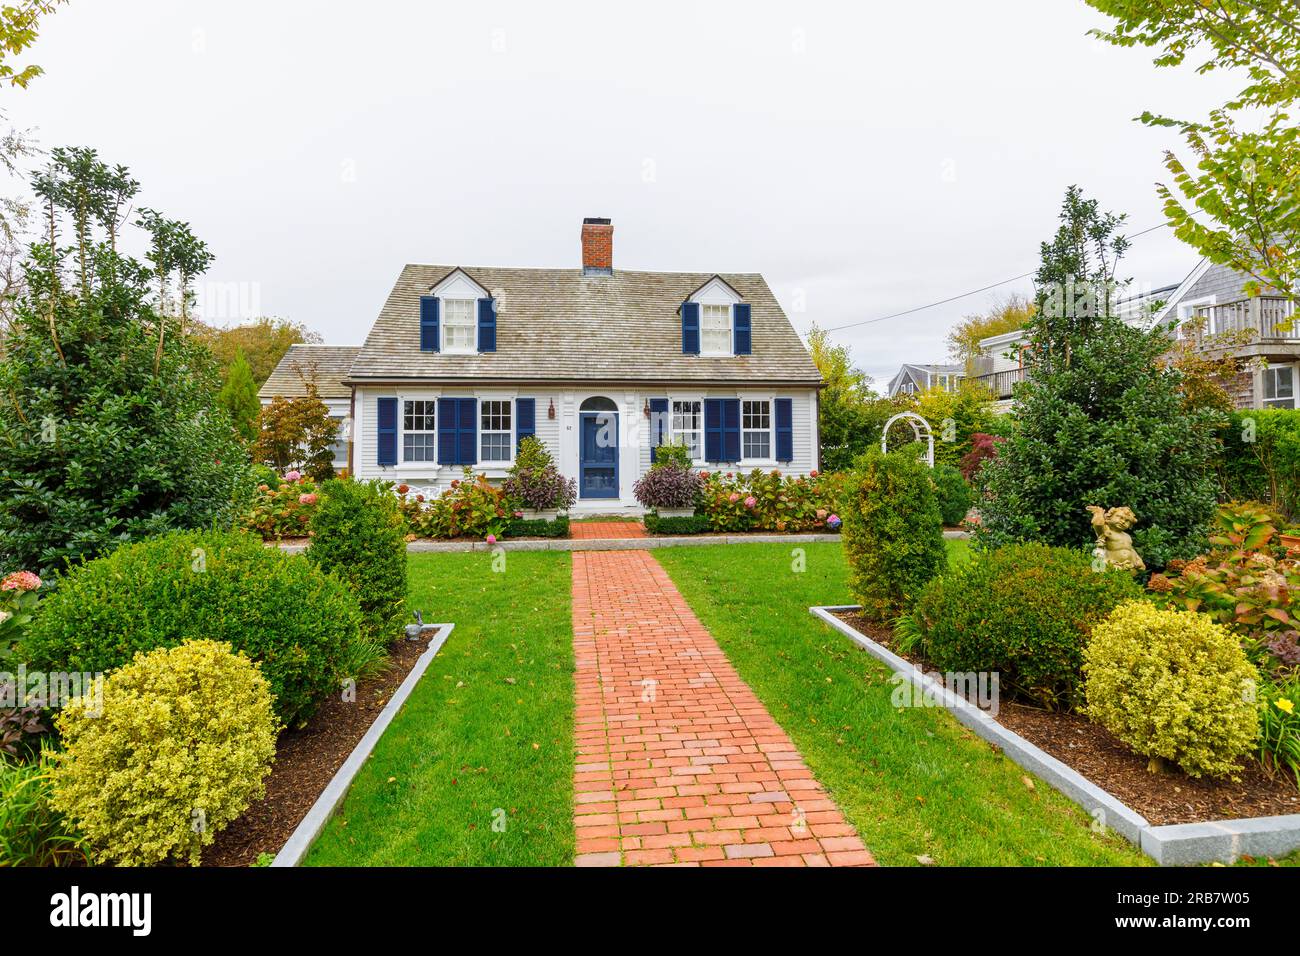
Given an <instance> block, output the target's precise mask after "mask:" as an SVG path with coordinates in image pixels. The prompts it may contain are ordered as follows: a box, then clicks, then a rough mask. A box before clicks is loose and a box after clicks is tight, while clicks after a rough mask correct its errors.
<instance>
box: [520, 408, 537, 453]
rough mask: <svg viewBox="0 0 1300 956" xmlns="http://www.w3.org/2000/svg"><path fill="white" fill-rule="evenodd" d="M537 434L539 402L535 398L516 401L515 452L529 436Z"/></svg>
mask: <svg viewBox="0 0 1300 956" xmlns="http://www.w3.org/2000/svg"><path fill="white" fill-rule="evenodd" d="M535 434H537V400H536V399H535V398H516V399H515V450H516V451H517V450H518V449H519V443H520V442H522V441H523V440H524V439H525V438H527V437H528V436H529V435H535Z"/></svg>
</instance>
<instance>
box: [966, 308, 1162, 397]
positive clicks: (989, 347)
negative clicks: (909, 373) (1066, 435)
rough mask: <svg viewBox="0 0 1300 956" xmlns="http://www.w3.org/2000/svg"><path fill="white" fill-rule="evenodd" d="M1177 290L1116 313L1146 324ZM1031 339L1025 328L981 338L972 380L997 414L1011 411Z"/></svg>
mask: <svg viewBox="0 0 1300 956" xmlns="http://www.w3.org/2000/svg"><path fill="white" fill-rule="evenodd" d="M1177 288H1178V286H1175V285H1167V286H1162V287H1160V288H1158V289H1151V290H1149V291H1147V292H1142V293H1139V294H1137V295H1131V296H1128V297H1126V298H1123V299H1120V300H1118V301H1117V302H1116V303H1115V306H1116V309H1115V311H1116V314H1117V315H1119V316H1120V318H1122V319H1124V320H1125V321H1126V322H1129V323H1132V324H1135V325H1139V324H1146V323H1147V322H1149V321H1150V320H1151V319H1152V318H1153V317H1154V315H1158V314H1159V309H1160V308H1161V307H1162V303H1165V302H1166V301H1167V300H1168V297H1169V295H1170V293H1172V292H1174V290H1176V289H1177ZM1028 337H1029V336H1028V333H1027V332H1026V331H1025V330H1024V329H1018V330H1016V331H1014V332H1003V333H1002V334H1000V335H991V336H989V337H988V338H986V339H980V342H979V348H980V352H981V353H982V355H981V357H980V358H978V359H976V360H975V361H974V363H972V368H971V371H972V373H973V374H972V376H971V380H972V381H974V382H978V383H979V384H981V385H983V386H985V387H986V388H987V389H988V390H989V391H990V392H992V393H993V398H994V400H995V403H994V410H995V411H998V412H1005V411H1009V410H1010V409H1011V405H1012V402H1011V394H1012V390H1013V389H1014V388H1015V385H1016V383H1017V382H1022V381H1024V379H1025V368H1026V365H1027V361H1026V355H1027V349H1026V342H1027V340H1028Z"/></svg>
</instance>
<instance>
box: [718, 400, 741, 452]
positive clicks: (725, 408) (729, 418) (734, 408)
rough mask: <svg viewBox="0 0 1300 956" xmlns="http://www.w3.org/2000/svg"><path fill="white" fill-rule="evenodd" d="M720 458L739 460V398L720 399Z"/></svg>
mask: <svg viewBox="0 0 1300 956" xmlns="http://www.w3.org/2000/svg"><path fill="white" fill-rule="evenodd" d="M722 460H723V461H740V399H738V398H724V399H723V400H722Z"/></svg>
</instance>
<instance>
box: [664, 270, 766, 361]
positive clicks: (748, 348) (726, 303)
mask: <svg viewBox="0 0 1300 956" xmlns="http://www.w3.org/2000/svg"><path fill="white" fill-rule="evenodd" d="M681 314H682V352H683V353H684V354H686V355H704V356H715V357H716V356H722V355H750V354H752V353H753V325H752V323H751V316H750V308H749V303H748V302H744V301H742V300H741V297H740V294H739V293H738V292H736V290H735V289H733V288H732V287H731V286H730V285H728V284H727V283H726V282H725V281H723V279H722V278H721V277H720V276H714V277H713V278H712V279H710V280H709V281H708V282H706V283H704V285H702V286H700V288H698V289H696V290H695V291H694V292H692V293H691V295H690V297H689V298H687V300H686V301H685V302H683V303H682V305H681Z"/></svg>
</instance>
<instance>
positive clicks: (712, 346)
mask: <svg viewBox="0 0 1300 956" xmlns="http://www.w3.org/2000/svg"><path fill="white" fill-rule="evenodd" d="M700 353H701V354H702V355H730V354H731V306H729V305H709V304H707V303H705V304H703V305H701V307H700Z"/></svg>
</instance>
